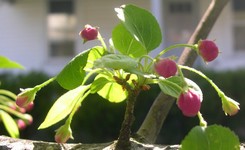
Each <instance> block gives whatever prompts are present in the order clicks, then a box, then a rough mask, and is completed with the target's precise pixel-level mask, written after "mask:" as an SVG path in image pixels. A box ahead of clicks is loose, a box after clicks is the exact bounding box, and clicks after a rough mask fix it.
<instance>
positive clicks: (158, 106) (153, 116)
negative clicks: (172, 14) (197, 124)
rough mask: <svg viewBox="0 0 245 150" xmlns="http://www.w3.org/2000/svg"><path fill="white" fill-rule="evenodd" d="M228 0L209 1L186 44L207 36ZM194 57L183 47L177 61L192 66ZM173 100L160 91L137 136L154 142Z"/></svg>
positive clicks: (190, 51) (194, 53) (191, 51)
mask: <svg viewBox="0 0 245 150" xmlns="http://www.w3.org/2000/svg"><path fill="white" fill-rule="evenodd" d="M228 2H229V0H212V1H211V3H210V4H209V7H208V8H207V10H206V12H205V13H204V15H203V17H202V19H201V20H200V22H199V24H198V25H197V27H196V29H195V31H194V33H193V34H192V36H191V38H190V40H189V41H188V44H195V43H197V42H198V41H199V40H200V39H205V38H207V36H208V34H209V32H210V31H211V29H212V27H213V25H214V23H215V21H216V20H217V18H218V16H219V15H220V13H221V11H222V10H223V8H224V7H225V5H226V4H227V3H228ZM196 58H197V54H196V52H195V51H193V50H191V49H190V48H185V49H184V51H183V53H182V55H181V56H180V58H179V61H178V63H179V64H181V65H187V66H192V65H193V63H194V61H195V60H196ZM174 102H175V99H174V98H172V97H170V96H167V95H164V94H163V93H162V92H161V93H160V94H159V95H158V97H157V98H156V99H155V101H154V103H153V105H152V106H151V108H150V110H149V112H148V114H147V116H146V118H145V120H144V122H143V123H142V125H141V127H140V128H139V130H138V131H137V136H138V137H139V138H140V139H142V140H143V141H144V142H147V143H154V142H155V141H156V139H157V136H158V134H159V132H160V130H161V128H162V125H163V123H164V121H165V119H166V117H167V115H168V112H169V110H170V109H171V107H172V105H173V103H174Z"/></svg>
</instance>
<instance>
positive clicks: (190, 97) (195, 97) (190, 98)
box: [177, 89, 201, 117]
mask: <svg viewBox="0 0 245 150" xmlns="http://www.w3.org/2000/svg"><path fill="white" fill-rule="evenodd" d="M177 105H178V107H179V109H180V110H181V111H182V113H183V115H185V116H187V117H194V116H196V114H197V113H198V111H199V110H200V108H201V100H200V95H199V94H198V93H196V92H195V91H194V90H191V89H189V90H188V91H187V92H184V93H181V94H180V96H179V98H178V101H177Z"/></svg>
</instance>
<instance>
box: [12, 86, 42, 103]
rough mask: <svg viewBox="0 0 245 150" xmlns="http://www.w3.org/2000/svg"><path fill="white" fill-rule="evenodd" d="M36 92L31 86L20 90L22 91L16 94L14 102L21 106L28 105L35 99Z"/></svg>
mask: <svg viewBox="0 0 245 150" xmlns="http://www.w3.org/2000/svg"><path fill="white" fill-rule="evenodd" d="M36 92H37V91H36V90H35V89H33V88H28V89H24V90H22V92H21V93H20V94H18V95H17V98H16V104H17V105H18V106H19V107H22V108H26V107H28V105H29V104H30V103H32V102H33V100H34V99H35V96H36Z"/></svg>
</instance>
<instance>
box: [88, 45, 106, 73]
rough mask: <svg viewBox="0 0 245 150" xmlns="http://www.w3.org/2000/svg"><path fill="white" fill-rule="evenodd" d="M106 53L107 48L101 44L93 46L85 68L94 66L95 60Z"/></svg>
mask: <svg viewBox="0 0 245 150" xmlns="http://www.w3.org/2000/svg"><path fill="white" fill-rule="evenodd" d="M104 54H105V49H104V48H103V47H101V46H95V47H93V48H92V49H91V50H90V51H89V54H88V60H87V64H86V66H85V67H84V69H87V68H92V67H93V64H94V61H95V60H97V59H99V58H100V57H101V56H103V55H104Z"/></svg>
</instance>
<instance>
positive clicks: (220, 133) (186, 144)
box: [181, 125, 240, 150]
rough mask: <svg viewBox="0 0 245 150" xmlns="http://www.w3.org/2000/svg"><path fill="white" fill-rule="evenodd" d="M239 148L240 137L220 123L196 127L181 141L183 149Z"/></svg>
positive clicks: (233, 149)
mask: <svg viewBox="0 0 245 150" xmlns="http://www.w3.org/2000/svg"><path fill="white" fill-rule="evenodd" d="M190 149H191V150H239V149H240V143H239V139H238V137H237V136H236V135H235V134H234V132H232V131H231V130H230V129H228V128H226V127H222V126H219V125H211V126H208V127H206V128H205V127H201V126H196V127H194V128H193V129H192V130H191V131H190V132H189V133H188V135H187V136H186V137H185V139H184V140H183V141H182V143H181V150H190Z"/></svg>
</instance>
